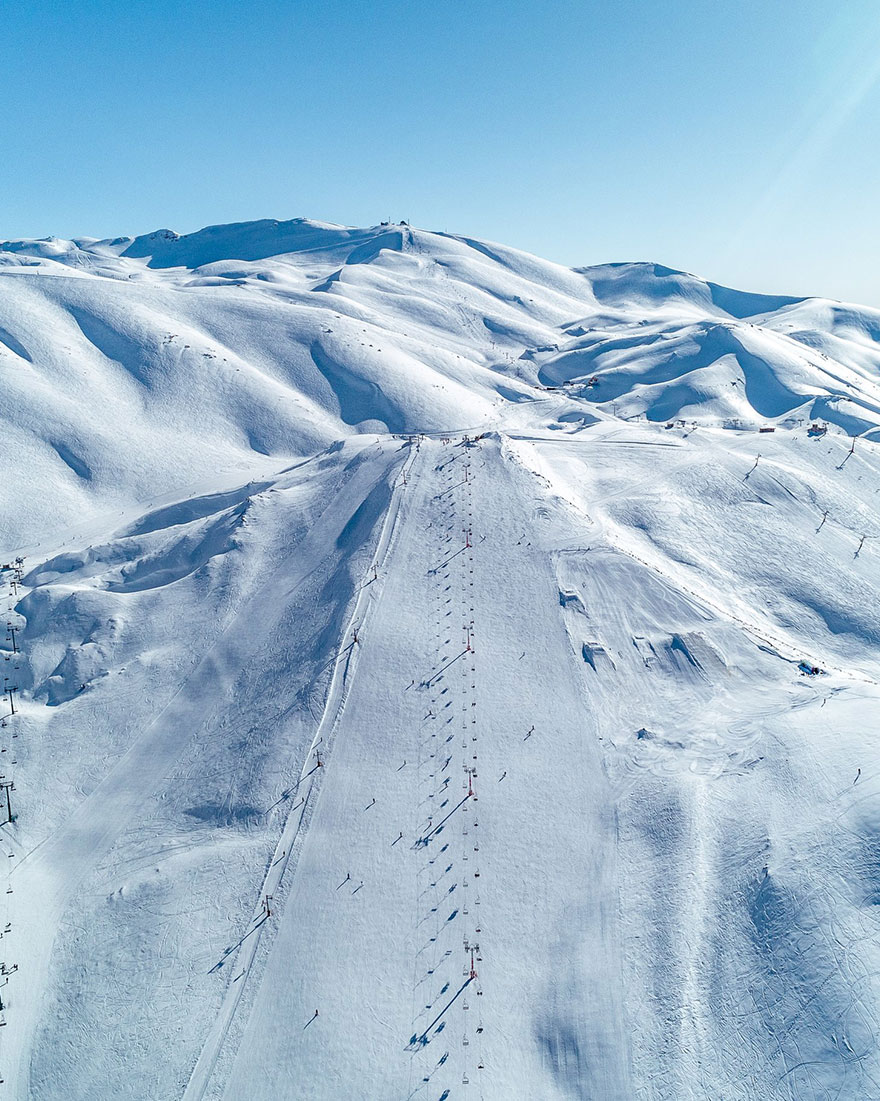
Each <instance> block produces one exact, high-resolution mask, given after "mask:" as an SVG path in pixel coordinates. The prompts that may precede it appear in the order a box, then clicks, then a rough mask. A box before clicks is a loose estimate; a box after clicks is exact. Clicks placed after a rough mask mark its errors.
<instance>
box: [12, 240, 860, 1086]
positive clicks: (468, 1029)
mask: <svg viewBox="0 0 880 1101" xmlns="http://www.w3.org/2000/svg"><path fill="white" fill-rule="evenodd" d="M0 375H2V387H3V391H2V392H3V397H4V401H3V405H2V418H3V436H4V440H5V443H6V449H5V451H6V460H7V461H6V469H5V472H4V477H3V489H4V509H3V514H2V516H3V519H2V526H0V536H2V540H0V560H2V562H4V563H7V564H8V568H6V569H5V570H4V575H3V576H4V579H5V582H4V585H5V590H6V591H8V592H9V600H8V604H7V607H8V609H9V611H8V621H9V625H10V629H9V632H8V638H7V641H6V644H5V646H6V649H5V651H4V657H5V659H6V660H5V662H4V666H5V676H6V677H7V682H6V683H7V686H13V688H14V690H13V691H12V692H11V693H10V692H9V691H7V694H6V698H5V702H4V703H3V708H4V709H5V711H6V713H7V718H6V719H5V720H4V722H5V725H4V726H3V728H2V730H0V734H2V735H3V736H4V737H3V739H0V740H2V742H3V744H2V746H0V750H2V754H3V757H2V761H3V765H2V766H0V772H2V776H3V781H2V782H3V783H8V782H10V781H11V782H13V783H14V787H13V788H12V789H11V790H9V800H10V802H9V807H10V809H11V812H12V814H13V817H14V821H13V822H11V823H6V824H5V825H3V826H2V847H3V850H4V851H5V853H6V854H7V860H6V863H7V871H6V878H7V884H6V893H4V894H0V899H5V902H2V903H0V929H2V930H3V932H2V946H3V953H2V957H3V961H2V962H3V967H2V968H0V974H2V975H3V978H5V979H6V980H7V981H6V985H5V986H3V987H2V988H0V999H2V1004H3V1011H2V1014H3V1015H2V1020H3V1022H4V1024H3V1027H0V1076H2V1078H3V1079H4V1081H3V1084H2V1085H0V1090H4V1091H5V1096H7V1097H10V1098H16V1099H18V1098H22V1099H24V1098H38V1099H53V1101H60V1099H65V1101H66V1099H69V1098H89V1099H95V1098H97V1099H101V1098H116V1097H120V1096H121V1097H124V1098H132V1099H143V1101H147V1099H151V1101H152V1099H162V1101H164V1099H173V1098H182V1099H185V1101H196V1099H201V1098H224V1099H226V1101H239V1099H242V1101H244V1099H248V1101H249V1099H259V1101H262V1099H264V1098H265V1099H269V1098H278V1097H289V1098H297V1099H300V1098H303V1099H305V1098H315V1099H322V1101H325V1099H333V1101H335V1099H340V1101H348V1099H354V1098H358V1099H359V1098H364V1099H368V1101H385V1099H388V1101H391V1099H396V1098H400V1099H409V1098H424V1099H425V1101H441V1099H442V1101H446V1099H447V1098H449V1099H451V1098H465V1099H466V1098H468V1097H471V1098H474V1099H477V1098H485V1099H486V1101H490V1099H492V1101H494V1099H499V1101H519V1099H523V1101H562V1099H567V1098H572V1097H577V1098H590V1099H592V1101H606V1099H607V1101H631V1099H639V1101H642V1099H644V1101H648V1099H650V1101H660V1099H662V1101H667V1099H668V1101H673V1099H674V1101H678V1099H698V1098H699V1099H702V1098H712V1099H715V1098H724V1099H725V1101H733V1099H749V1101H753V1099H754V1101H763V1099H776V1098H779V1099H797V1101H805V1099H809V1101H813V1099H815V1101H820V1099H822V1101H824V1099H826V1098H837V1099H852V1101H863V1099H866V1098H871V1097H875V1096H880V1055H878V1049H877V1043H876V1041H875V1034H876V1031H877V1028H878V1016H880V983H878V980H877V979H876V977H875V976H876V974H877V973H878V968H880V948H878V933H880V911H878V906H877V903H878V899H880V840H878V839H880V810H878V807H880V803H878V799H880V768H878V766H877V755H876V751H875V749H874V739H875V737H876V716H877V714H878V710H877V705H878V700H880V688H878V672H880V664H878V655H880V649H878V648H880V627H878V624H880V562H878V556H877V537H878V536H880V528H878V521H877V519H876V515H877V494H878V492H880V477H878V474H880V455H878V450H877V444H878V442H880V311H876V310H871V309H868V308H865V307H860V306H854V305H844V304H841V303H836V302H831V301H826V300H821V299H795V298H786V297H774V296H767V295H757V294H748V293H743V292H739V291H734V290H730V289H727V288H724V287H720V286H717V285H715V284H712V283H708V282H705V281H703V280H701V279H698V278H696V277H694V276H692V275H688V274H685V273H683V272H677V271H673V270H670V269H668V268H663V267H661V266H659V265H656V264H612V265H603V266H599V267H592V268H584V269H579V270H569V269H566V268H562V267H560V266H558V265H555V264H552V263H549V262H547V261H543V260H540V259H538V258H536V257H533V256H529V255H526V254H524V253H521V252H517V251H515V250H512V249H509V248H505V247H502V246H499V245H495V244H489V243H486V242H482V241H477V240H473V239H469V238H464V237H457V236H451V235H447V234H435V233H428V232H424V231H421V230H416V229H414V228H412V227H410V226H407V225H405V224H401V225H395V224H390V225H382V226H379V227H374V228H371V229H365V230H361V229H351V228H346V227H340V226H332V225H325V224H321V223H315V222H308V221H303V220H296V221H292V222H273V221H263V222H252V223H244V224H241V225H234V226H220V227H211V228H209V229H205V230H202V231H200V232H198V233H193V234H189V235H186V236H182V237H181V236H178V235H177V234H174V233H171V232H170V231H165V230H163V231H160V232H158V233H154V234H150V235H148V236H145V237H139V238H133V239H132V238H118V239H115V240H112V241H97V240H93V239H80V240H76V241H62V240H58V239H54V238H53V239H48V240H44V241H15V242H6V243H4V244H2V245H0ZM16 559H19V561H18V562H16ZM12 707H14V708H15V714H14V715H13V714H11V708H12ZM5 791H6V789H2V790H0V794H3V798H4V799H5V794H4V792H5ZM5 817H8V815H7V814H6V813H5V812H4V811H3V810H2V809H0V818H5ZM0 981H2V979H0Z"/></svg>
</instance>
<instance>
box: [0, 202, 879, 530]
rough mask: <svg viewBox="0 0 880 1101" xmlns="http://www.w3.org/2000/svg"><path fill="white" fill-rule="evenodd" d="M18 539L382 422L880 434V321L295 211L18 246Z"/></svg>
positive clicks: (0, 249) (12, 278)
mask: <svg viewBox="0 0 880 1101" xmlns="http://www.w3.org/2000/svg"><path fill="white" fill-rule="evenodd" d="M0 277H2V282H0V378H2V385H3V391H4V395H5V397H6V399H7V400H6V401H5V402H4V407H3V412H2V418H3V421H2V424H3V435H4V440H5V441H6V444H7V447H8V448H9V449H10V450H11V451H13V452H14V453H15V454H16V455H17V456H18V457H19V460H20V465H21V469H22V480H21V481H20V483H19V484H20V489H21V496H20V498H19V500H18V501H17V503H16V508H15V509H14V510H13V514H12V516H11V517H10V518H9V522H10V524H11V527H10V530H9V539H10V542H11V543H12V544H13V545H17V544H24V543H28V542H31V541H33V540H34V539H38V538H39V534H40V532H41V530H43V528H42V526H41V524H42V522H41V518H40V516H39V513H38V510H35V508H34V505H33V502H34V500H35V499H36V497H37V496H42V495H43V494H45V493H47V492H48V493H49V498H48V500H47V502H46V503H48V504H50V505H51V508H52V512H53V523H54V524H60V525H61V526H66V525H68V524H71V523H78V522H80V521H81V520H82V519H83V518H87V517H88V516H90V515H93V514H100V513H101V512H103V511H106V510H112V509H116V508H118V507H121V506H122V505H123V504H124V503H125V502H130V503H137V504H148V503H149V502H150V501H151V500H152V499H153V498H154V497H155V496H157V495H163V494H167V493H179V492H181V491H182V490H184V489H185V488H186V487H187V486H191V485H193V484H195V483H198V482H199V481H200V480H201V479H202V478H204V477H206V476H213V474H214V473H215V472H216V471H218V470H221V471H226V472H227V473H228V475H229V477H230V479H231V480H233V481H234V480H235V479H236V478H237V477H239V476H240V475H241V474H242V473H245V472H248V471H252V470H253V471H260V470H261V468H262V466H264V465H265V459H266V457H270V458H271V459H272V460H273V461H275V460H276V459H277V460H279V461H283V460H285V459H288V458H290V459H292V458H296V457H300V456H304V455H308V454H311V453H313V452H314V451H315V450H317V449H320V448H321V447H324V446H327V445H328V444H329V443H331V442H333V441H334V440H336V439H339V438H342V437H344V436H346V435H348V434H351V433H356V432H363V431H376V430H377V431H390V432H414V431H421V430H436V429H441V428H446V427H454V428H468V427H472V428H478V427H485V426H489V425H492V424H495V423H496V422H497V420H498V417H499V416H501V415H502V413H503V410H504V409H505V408H506V407H507V406H509V405H511V403H521V402H524V401H535V400H541V399H543V398H544V396H545V395H544V393H543V390H542V387H544V386H547V385H551V386H556V385H560V384H563V383H564V384H567V397H569V398H571V400H572V405H571V409H570V412H571V413H575V412H576V411H577V410H580V411H581V413H582V414H583V413H585V410H586V408H587V407H589V406H593V405H596V406H599V407H600V408H601V409H602V410H604V411H605V412H607V413H610V414H612V415H619V416H623V417H633V416H640V415H644V416H647V417H648V418H649V419H651V420H664V419H670V418H675V417H685V418H687V419H693V420H696V421H698V422H700V423H703V424H720V425H727V426H731V427H733V426H750V427H755V426H756V425H757V424H758V423H759V422H762V421H764V420H773V421H776V422H779V423H794V422H796V421H801V422H802V421H804V420H805V419H808V418H821V419H824V420H827V421H829V422H830V423H832V424H834V425H837V426H838V427H839V428H840V429H841V430H842V431H845V432H847V433H849V434H872V433H874V432H875V431H876V429H877V427H878V425H880V386H878V380H880V313H878V312H877V311H873V310H868V309H865V308H859V307H852V306H841V305H838V304H835V303H830V302H824V301H819V300H799V299H793V298H782V297H771V296H767V295H753V294H746V293H742V292H738V291H732V290H728V289H727V288H723V287H719V286H717V285H715V284H712V283H707V282H704V281H703V280H700V279H697V278H696V277H694V276H690V275H687V274H685V273H683V272H676V271H672V270H671V269H668V268H663V267H660V266H659V265H656V264H616V265H604V266H601V267H594V268H585V269H582V270H580V271H569V270H567V269H565V268H562V267H560V266H558V265H556V264H552V263H549V262H546V261H543V260H539V259H538V258H536V257H533V256H529V255H527V254H524V253H521V252H517V251H516V250H513V249H509V248H505V247H503V246H499V245H491V244H488V243H484V242H479V241H475V240H472V239H469V238H459V237H454V236H449V235H445V234H433V233H427V232H424V231H421V230H415V229H412V228H411V227H409V226H406V225H383V226H377V227H373V228H372V229H350V228H347V227H342V226H331V225H327V224H324V223H316V222H309V221H305V220H303V219H297V220H294V221H291V222H274V221H269V220H264V221H261V222H247V223H241V224H238V225H232V226H214V227H209V228H207V229H203V230H200V231H198V232H197V233H191V234H187V235H184V236H178V235H177V234H175V233H172V232H171V231H169V230H160V231H158V232H156V233H152V234H147V235H145V236H142V237H137V238H118V239H115V240H110V241H96V240H93V239H90V238H83V239H78V240H76V241H62V240H58V239H54V238H52V239H47V240H45V241H16V242H6V243H4V244H3V245H0Z"/></svg>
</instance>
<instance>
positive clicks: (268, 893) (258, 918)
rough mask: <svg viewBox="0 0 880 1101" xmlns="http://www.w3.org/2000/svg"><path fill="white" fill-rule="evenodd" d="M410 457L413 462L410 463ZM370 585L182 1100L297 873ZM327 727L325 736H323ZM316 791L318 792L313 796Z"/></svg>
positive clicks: (379, 550)
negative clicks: (299, 795)
mask: <svg viewBox="0 0 880 1101" xmlns="http://www.w3.org/2000/svg"><path fill="white" fill-rule="evenodd" d="M409 443H410V453H409V454H408V455H406V456H405V458H404V461H403V463H402V465H401V471H400V480H396V481H395V484H394V486H393V489H392V493H393V494H394V490H397V489H403V488H405V487H406V485H407V482H406V475H407V473H408V472H411V471H412V468H413V466H414V465H415V460H416V456H417V455H418V445H417V444H416V445H415V446H414V447H413V441H412V440H410V441H409ZM407 463H408V464H409V465H408V466H407ZM402 498H403V493H397V494H394V495H393V496H392V499H391V502H390V503H389V507H388V510H387V511H386V513H385V518H384V520H383V522H382V528H381V530H380V532H379V538H378V540H377V542H376V549H375V552H374V554H373V556H372V557H373V561H374V562H375V564H376V566H377V567H378V566H382V565H384V564H385V563H386V562H387V560H388V557H389V555H390V553H391V550H392V549H393V546H394V543H395V538H394V537H395V535H396V531H397V521H398V517H399V515H400V506H401V503H402ZM371 588H372V586H371V585H369V584H362V585H361V586H360V589H359V591H358V594H357V599H356V600H355V605H354V608H353V609H352V612H351V615H350V616H349V619H348V623H347V624H346V627H345V630H344V632H343V634H342V642H343V643H344V642H345V640H346V639H349V638H351V639H352V641H350V642H348V644H347V645H343V644H340V647H339V649H338V650H337V653H336V658H335V661H334V664H333V673H332V675H331V679H330V687H329V689H328V692H327V701H326V703H325V705H324V710H323V712H322V715H321V721H320V722H319V723H318V726H317V727H316V729H315V734H314V737H313V738H312V743H311V745H310V747H309V751H308V753H307V754H306V757H305V761H304V763H303V766H302V769H301V770H300V775H299V779H298V780H297V782H296V784H295V785H294V789H296V788H298V787H299V786H300V784H302V783H303V781H304V780H305V779H306V778H307V777H312V779H311V782H310V783H309V786H308V788H307V790H306V792H305V795H304V796H303V800H302V802H301V803H300V804H299V806H297V807H295V808H292V809H291V810H290V811H289V812H288V814H287V817H286V818H285V821H284V826H283V827H282V830H281V835H280V837H279V839H278V842H277V844H276V846H275V851H274V852H273V854H272V859H271V860H270V861H269V866H268V868H267V870H266V874H265V876H264V878H263V883H262V887H261V890H260V894H259V903H258V905H257V906H256V907H255V908H254V913H253V915H252V917H251V920H250V923H249V925H248V929H247V932H246V933H245V934H244V937H243V938H242V940H241V941H240V942H239V950H238V953H237V955H236V957H235V962H234V965H233V967H232V968H231V969H230V974H233V973H234V974H237V975H238V976H239V977H240V978H241V981H240V982H238V981H234V980H230V982H229V983H228V984H227V987H226V992H225V993H224V995H223V1000H222V1002H221V1004H220V1008H219V1010H218V1013H217V1015H216V1016H215V1018H214V1023H213V1024H212V1026H211V1029H210V1031H209V1033H208V1035H207V1037H206V1039H205V1042H204V1044H203V1045H202V1050H201V1052H200V1053H199V1056H198V1059H197V1060H196V1063H195V1066H194V1067H193V1070H192V1072H191V1074H190V1077H189V1081H188V1082H187V1085H186V1088H185V1090H184V1092H183V1095H182V1097H181V1101H202V1099H203V1098H204V1097H205V1095H206V1092H207V1090H208V1087H209V1085H210V1084H211V1079H212V1077H213V1074H214V1070H215V1068H216V1065H217V1062H218V1060H219V1058H220V1054H221V1051H222V1049H223V1045H224V1042H225V1040H226V1037H227V1035H228V1033H229V1029H230V1026H231V1024H232V1021H233V1018H234V1017H235V1013H236V1010H237V1009H238V1006H239V1003H240V1002H241V999H242V994H243V993H244V989H245V985H246V982H247V977H248V974H249V971H250V967H251V965H252V964H253V962H254V959H255V957H256V953H257V949H258V947H259V946H260V943H261V938H262V933H263V927H264V925H265V924H266V922H267V921H268V919H269V918H270V917H271V916H272V910H271V907H270V906H269V900H270V899H272V898H273V896H274V892H275V891H277V890H278V889H279V888H280V887H281V884H282V880H283V879H284V876H285V873H286V872H287V869H288V867H290V866H291V865H292V867H291V873H292V875H295V873H296V866H297V863H298V857H299V853H300V851H301V850H302V846H303V844H304V842H305V838H306V835H307V832H308V827H309V824H310V822H311V818H312V814H313V811H314V804H315V803H316V802H317V799H318V797H319V795H320V790H321V782H322V780H323V775H322V774H323V771H324V768H325V766H326V761H327V759H328V758H329V755H330V747H331V744H332V735H333V731H334V730H335V729H336V726H337V725H338V723H339V720H340V719H341V717H342V714H343V712H344V709H345V702H346V699H347V697H348V687H349V685H350V682H351V678H352V677H353V676H354V674H355V672H356V671H357V663H356V662H354V661H353V657H354V647H355V641H354V639H355V638H356V633H355V632H356V629H357V626H358V625H359V624H361V623H363V622H364V620H365V618H366V612H367V610H368V608H369V606H370V601H372V600H373V599H374V596H373V593H372V592H371ZM358 645H359V643H358ZM325 732H326V740H325V739H324V734H325ZM322 741H324V744H325V747H326V748H325V750H324V761H321V762H320V764H316V765H312V763H311V762H312V757H313V755H316V756H318V759H319V761H320V754H319V753H318V746H319V745H320V744H321V743H322ZM313 794H314V798H312V796H313ZM295 810H298V811H299V815H298V816H297V815H295V813H294V812H295ZM290 878H291V877H288V880H289V879H290Z"/></svg>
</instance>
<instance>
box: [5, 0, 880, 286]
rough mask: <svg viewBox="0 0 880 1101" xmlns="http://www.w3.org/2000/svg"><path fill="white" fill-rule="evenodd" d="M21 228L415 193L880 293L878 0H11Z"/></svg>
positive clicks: (474, 210)
mask: <svg viewBox="0 0 880 1101" xmlns="http://www.w3.org/2000/svg"><path fill="white" fill-rule="evenodd" d="M0 41H2V43H3V79H2V91H0V141H2V160H0V239H9V238H14V237H22V236H28V237H42V236H48V235H50V234H55V235H58V236H85V235H89V236H99V237H103V236H115V235H119V234H136V233H141V232H146V231H149V230H152V229H156V228H160V227H166V226H167V227H169V228H172V229H176V230H178V231H180V232H187V231H190V230H194V229H197V228H199V227H201V226H203V225H208V224H212V223H217V222H227V221H243V220H247V219H250V218H261V217H273V218H289V217H297V216H305V217H312V218H318V219H324V220H328V221H334V222H344V223H348V224H357V225H369V224H373V223H375V222H378V221H380V220H381V219H384V218H393V219H399V218H407V219H409V220H410V221H412V222H413V223H415V224H416V225H420V226H422V227H424V228H428V229H447V230H449V231H454V232H461V233H469V234H474V235H477V236H482V237H486V238H490V239H494V240H499V241H503V242H505V243H508V244H511V245H516V246H519V247H521V248H526V249H529V250H531V251H533V252H537V253H539V254H541V255H543V256H547V257H550V258H552V259H555V260H559V261H561V262H563V263H566V264H572V265H581V264H590V263H600V262H603V261H606V260H634V259H649V260H657V261H660V262H662V263H665V264H669V265H671V266H673V267H681V268H685V269H687V270H689V271H694V272H696V273H698V274H700V275H704V276H707V277H709V278H711V279H714V280H716V281H718V282H723V283H728V284H732V285H736V286H741V287H745V288H748V289H754V290H768V291H780V292H790V293H804V294H807V293H814V294H824V295H828V296H832V297H840V298H850V299H853V300H857V301H862V302H866V303H869V304H872V305H877V306H880V276H878V263H877V261H876V260H875V256H876V255H877V254H878V252H880V215H878V197H880V4H878V3H877V0H845V2H843V3H838V4H836V5H826V4H825V3H820V2H818V0H762V2H760V3H759V2H755V0H715V2H714V3H713V2H709V0H673V2H670V0H643V2H642V0H638V2H637V0H611V2H593V0H582V2H575V0H542V2H541V3H533V4H525V3H502V2H500V0H460V2H453V0H434V2H433V3H414V2H413V0H408V2H397V0H371V2H369V3H367V2H365V0H335V2H331V0H323V2H321V3H314V2H312V0H298V2H297V0H288V2H285V3H281V2H271V0H239V2H237V3H231V2H228V0H211V2H206V3H202V4H196V3H183V2H181V0H178V2H175V3H171V2H167V0H125V2H120V0H107V2H97V0H60V2H48V0H3V2H2V3H0Z"/></svg>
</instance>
